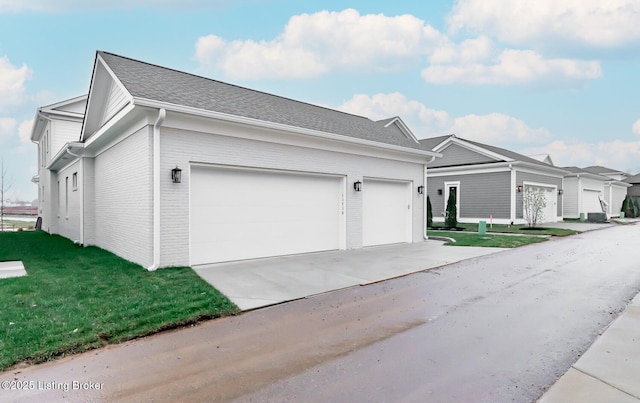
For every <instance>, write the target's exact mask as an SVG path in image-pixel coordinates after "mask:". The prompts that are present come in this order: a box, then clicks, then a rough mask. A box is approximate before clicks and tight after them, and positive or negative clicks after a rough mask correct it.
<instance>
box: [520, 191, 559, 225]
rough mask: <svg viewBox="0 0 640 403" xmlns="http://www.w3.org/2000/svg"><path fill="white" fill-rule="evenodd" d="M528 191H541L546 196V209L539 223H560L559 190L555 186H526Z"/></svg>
mask: <svg viewBox="0 0 640 403" xmlns="http://www.w3.org/2000/svg"><path fill="white" fill-rule="evenodd" d="M526 189H533V190H535V191H541V192H542V193H543V194H544V198H545V207H544V209H543V210H542V214H543V216H542V219H541V220H540V221H539V222H540V223H544V222H556V221H558V201H557V200H558V198H557V194H558V189H557V188H556V187H553V186H542V185H526V186H525V191H526Z"/></svg>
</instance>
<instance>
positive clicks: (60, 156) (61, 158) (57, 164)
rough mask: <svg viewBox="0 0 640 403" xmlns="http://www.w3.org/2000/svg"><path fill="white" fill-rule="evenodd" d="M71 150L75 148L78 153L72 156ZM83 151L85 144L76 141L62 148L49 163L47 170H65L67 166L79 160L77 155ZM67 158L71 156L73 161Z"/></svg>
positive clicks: (75, 152)
mask: <svg viewBox="0 0 640 403" xmlns="http://www.w3.org/2000/svg"><path fill="white" fill-rule="evenodd" d="M69 148H74V149H76V150H78V151H74V152H73V154H72V153H71V152H69ZM83 149H84V144H83V143H79V142H76V141H73V142H70V143H66V144H65V145H64V147H62V149H60V151H58V153H57V154H56V155H54V157H53V158H52V159H51V161H49V163H48V164H47V166H46V167H45V168H46V169H47V170H49V171H59V170H60V169H61V168H64V167H65V166H67V165H69V164H70V163H72V162H73V161H75V160H76V159H77V158H78V155H76V154H81V153H82V150H83ZM66 156H70V157H71V159H69V158H68V157H66Z"/></svg>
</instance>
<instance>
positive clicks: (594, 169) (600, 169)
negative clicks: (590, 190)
mask: <svg viewBox="0 0 640 403" xmlns="http://www.w3.org/2000/svg"><path fill="white" fill-rule="evenodd" d="M584 170H585V171H587V172H591V173H594V174H604V173H621V174H626V172H623V171H619V170H617V169H612V168H607V167H603V166H602V165H592V166H589V167H585V168H584Z"/></svg>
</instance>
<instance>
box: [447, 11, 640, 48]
mask: <svg viewBox="0 0 640 403" xmlns="http://www.w3.org/2000/svg"><path fill="white" fill-rule="evenodd" d="M638 21H640V2H638V1H637V0H607V1H602V0H563V1H558V0H536V1H531V0H509V1H504V0H459V1H458V2H457V3H456V5H455V6H454V7H453V9H452V11H451V13H450V15H449V16H448V19H447V22H448V25H449V28H450V31H451V32H452V33H455V32H458V31H460V30H462V29H466V30H467V31H469V32H471V33H474V34H476V35H478V34H483V35H489V36H491V37H493V38H497V39H499V40H500V41H502V42H505V43H512V44H518V45H527V46H529V45H531V46H535V45H536V44H539V43H540V42H551V41H562V42H565V43H567V44H573V45H579V46H587V47H594V48H602V49H611V48H617V47H622V46H626V45H632V44H635V43H637V41H638V40H640V24H638Z"/></svg>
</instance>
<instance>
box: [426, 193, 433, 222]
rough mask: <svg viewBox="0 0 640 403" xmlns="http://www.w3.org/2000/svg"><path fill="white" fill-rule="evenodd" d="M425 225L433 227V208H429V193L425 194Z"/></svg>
mask: <svg viewBox="0 0 640 403" xmlns="http://www.w3.org/2000/svg"><path fill="white" fill-rule="evenodd" d="M427 227H433V210H432V209H431V200H430V199H429V195H427Z"/></svg>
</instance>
